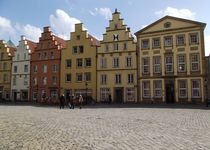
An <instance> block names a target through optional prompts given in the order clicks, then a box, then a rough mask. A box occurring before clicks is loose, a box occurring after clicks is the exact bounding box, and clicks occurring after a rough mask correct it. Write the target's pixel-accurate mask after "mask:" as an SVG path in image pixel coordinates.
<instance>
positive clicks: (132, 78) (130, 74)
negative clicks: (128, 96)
mask: <svg viewBox="0 0 210 150" xmlns="http://www.w3.org/2000/svg"><path fill="white" fill-rule="evenodd" d="M133 82H134V75H133V74H132V73H129V74H128V83H133Z"/></svg>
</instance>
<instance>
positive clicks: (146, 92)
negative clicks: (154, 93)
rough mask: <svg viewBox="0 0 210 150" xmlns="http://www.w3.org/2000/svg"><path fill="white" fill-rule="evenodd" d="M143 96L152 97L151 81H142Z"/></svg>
mask: <svg viewBox="0 0 210 150" xmlns="http://www.w3.org/2000/svg"><path fill="white" fill-rule="evenodd" d="M146 84H147V85H146ZM142 90H143V91H142V96H143V98H149V97H150V81H146V80H145V81H142Z"/></svg>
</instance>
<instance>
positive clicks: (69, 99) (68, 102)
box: [66, 94, 71, 109]
mask: <svg viewBox="0 0 210 150" xmlns="http://www.w3.org/2000/svg"><path fill="white" fill-rule="evenodd" d="M66 101H67V107H69V109H71V103H70V101H71V96H70V94H67V97H66Z"/></svg>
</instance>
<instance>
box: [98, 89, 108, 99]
mask: <svg viewBox="0 0 210 150" xmlns="http://www.w3.org/2000/svg"><path fill="white" fill-rule="evenodd" d="M109 94H110V89H109V88H100V100H101V101H102V102H108V100H109Z"/></svg>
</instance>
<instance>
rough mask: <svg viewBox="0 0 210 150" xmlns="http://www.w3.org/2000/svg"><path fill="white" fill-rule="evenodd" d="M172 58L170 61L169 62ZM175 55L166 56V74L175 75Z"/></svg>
mask: <svg viewBox="0 0 210 150" xmlns="http://www.w3.org/2000/svg"><path fill="white" fill-rule="evenodd" d="M169 58H170V60H169ZM173 71H174V69H173V55H166V56H165V72H166V73H173Z"/></svg>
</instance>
